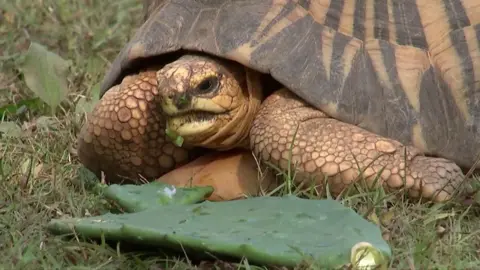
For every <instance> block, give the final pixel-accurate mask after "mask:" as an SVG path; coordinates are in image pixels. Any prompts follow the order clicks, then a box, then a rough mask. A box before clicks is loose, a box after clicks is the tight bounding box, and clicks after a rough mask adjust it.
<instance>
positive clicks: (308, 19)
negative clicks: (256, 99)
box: [101, 0, 480, 167]
mask: <svg viewBox="0 0 480 270" xmlns="http://www.w3.org/2000/svg"><path fill="white" fill-rule="evenodd" d="M144 14H145V21H144V23H143V25H142V26H141V27H140V28H139V29H138V31H137V32H136V34H135V35H134V37H133V38H132V39H131V41H130V42H129V43H128V44H126V46H125V47H124V48H123V50H122V51H121V52H120V53H119V55H118V56H117V58H116V59H115V61H114V62H113V64H112V66H111V68H110V70H109V71H108V73H107V75H106V77H105V79H104V81H103V85H102V90H101V95H103V94H104V93H105V92H106V91H107V90H108V89H109V88H110V87H112V86H113V85H114V84H117V83H118V82H119V81H120V80H121V78H122V77H123V76H124V75H126V74H128V73H129V72H132V71H134V70H135V69H136V68H137V67H138V65H139V63H148V62H150V61H149V60H151V59H153V58H154V57H157V58H158V56H160V58H161V57H163V56H168V55H171V53H174V52H178V51H182V50H193V51H199V52H205V53H208V54H213V55H216V56H220V57H224V58H227V59H231V60H234V61H237V62H239V63H241V64H243V65H245V66H248V67H250V68H252V69H254V70H257V71H259V72H262V73H268V74H270V75H271V76H272V77H273V78H274V79H275V80H277V81H278V82H280V83H281V84H282V85H284V86H285V87H287V88H289V89H290V90H291V91H292V92H294V93H295V94H296V95H298V96H299V97H301V98H303V99H304V100H305V101H307V102H308V103H309V104H311V105H312V106H313V107H315V108H318V109H320V110H322V111H323V112H325V113H327V114H328V115H329V116H331V117H333V118H336V119H338V120H340V121H343V122H346V123H350V124H354V125H357V126H360V127H362V128H365V129H367V130H369V131H372V132H375V133H377V134H379V135H382V136H386V137H389V138H393V139H396V140H399V141H400V142H402V143H404V144H410V145H414V146H416V147H418V148H420V149H421V150H423V151H424V152H425V153H428V154H430V155H434V156H441V157H444V158H447V159H451V160H453V161H455V162H456V163H457V164H458V165H460V166H462V167H469V166H472V165H473V164H474V162H475V161H476V159H477V154H478V153H477V152H478V150H479V149H480V136H479V124H480V41H479V40H480V2H479V1H478V0H416V1H415V0H405V1H391V0H390V1H374V0H335V1H333V0H262V1H258V0H235V1H233V0H230V1H224V0H166V1H160V0H157V1H155V0H146V1H145V2H144Z"/></svg>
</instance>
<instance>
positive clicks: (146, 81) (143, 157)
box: [77, 71, 192, 182]
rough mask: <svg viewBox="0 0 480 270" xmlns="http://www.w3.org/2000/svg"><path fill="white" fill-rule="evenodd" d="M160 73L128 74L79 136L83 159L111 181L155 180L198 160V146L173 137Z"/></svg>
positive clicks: (100, 103) (103, 98)
mask: <svg viewBox="0 0 480 270" xmlns="http://www.w3.org/2000/svg"><path fill="white" fill-rule="evenodd" d="M159 104H160V103H159V101H158V89H157V79H156V72H155V71H146V72H141V73H139V74H137V75H132V76H127V77H125V78H124V79H123V81H122V83H121V84H119V85H117V86H114V87H112V88H111V89H109V90H108V91H107V92H106V93H105V95H104V96H103V97H102V99H101V100H100V101H99V103H98V104H97V105H96V106H95V108H94V110H93V111H92V113H90V114H89V115H88V117H87V121H86V123H85V125H84V126H83V128H82V130H81V132H80V134H79V136H78V147H77V148H78V155H79V158H80V161H81V162H82V163H83V164H84V165H85V166H86V167H87V168H88V169H90V170H91V171H93V172H94V173H95V174H96V175H97V176H100V172H101V171H103V172H104V173H105V175H106V178H107V179H106V180H107V181H108V182H118V181H119V180H120V176H121V177H128V178H130V179H131V180H133V182H137V181H138V180H140V176H142V177H144V178H146V179H155V178H158V177H160V176H161V175H163V174H165V173H166V172H169V171H171V170H172V169H174V168H175V167H177V166H179V165H181V164H185V163H186V162H188V161H190V160H192V152H191V151H192V150H188V149H185V148H180V147H177V146H175V145H174V144H173V143H171V142H170V141H168V139H167V137H166V135H165V119H164V118H163V116H162V114H161V113H160V112H161V108H160V105H159Z"/></svg>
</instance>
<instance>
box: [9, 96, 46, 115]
mask: <svg viewBox="0 0 480 270" xmlns="http://www.w3.org/2000/svg"><path fill="white" fill-rule="evenodd" d="M42 105H43V103H41V101H40V100H39V98H31V99H25V100H21V101H19V102H18V103H17V104H7V105H4V106H2V107H0V117H3V116H11V115H20V114H22V113H24V112H25V111H26V110H31V111H34V110H40V109H42Z"/></svg>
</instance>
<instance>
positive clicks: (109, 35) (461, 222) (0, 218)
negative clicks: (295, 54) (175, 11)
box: [0, 0, 480, 269]
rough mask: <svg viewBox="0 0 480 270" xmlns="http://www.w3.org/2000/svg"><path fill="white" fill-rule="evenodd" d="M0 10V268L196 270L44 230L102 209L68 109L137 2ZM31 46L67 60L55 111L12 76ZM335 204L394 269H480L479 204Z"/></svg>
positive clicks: (95, 75) (38, 0)
mask: <svg viewBox="0 0 480 270" xmlns="http://www.w3.org/2000/svg"><path fill="white" fill-rule="evenodd" d="M0 7H1V8H0V108H3V109H5V106H7V105H12V107H11V108H14V110H13V111H16V113H15V114H10V115H9V116H8V119H7V120H13V121H16V122H17V123H19V124H21V126H22V136H14V137H8V138H7V137H2V138H1V141H0V185H1V190H2V191H1V193H0V269H97V268H102V269H165V268H168V269H194V268H195V266H194V265H192V264H191V263H190V262H189V261H188V259H186V258H184V257H182V256H177V257H172V256H169V257H168V258H165V257H163V258H161V257H154V256H141V254H139V253H132V252H123V251H122V252H118V251H117V250H115V247H109V246H105V245H102V244H94V243H85V242H80V241H75V240H72V241H63V240H61V239H59V238H58V237H53V236H51V235H49V234H48V233H47V232H46V231H45V229H44V226H45V224H46V223H47V222H48V221H49V220H50V219H51V218H58V217H61V216H70V217H82V216H88V215H96V214H100V213H102V212H104V211H105V209H106V207H107V206H108V204H107V202H105V201H104V200H103V199H102V198H101V197H99V196H97V195H95V194H94V193H93V192H91V191H90V190H88V189H87V188H86V187H85V186H84V185H83V184H82V181H81V180H82V179H83V178H82V176H81V174H79V172H81V171H80V170H79V169H80V168H81V165H80V164H79V162H78V160H77V158H76V155H75V136H76V133H77V132H78V130H79V128H80V126H81V124H82V121H81V119H82V115H78V114H76V113H75V104H76V103H77V102H78V100H79V98H81V97H83V96H88V95H89V94H90V92H89V91H90V90H91V89H92V88H94V87H95V86H96V84H97V83H98V82H99V81H100V80H101V79H102V77H103V75H104V72H105V69H106V68H107V67H108V65H109V63H110V61H112V60H113V58H114V57H115V56H116V54H117V53H118V51H119V50H120V49H121V48H122V47H123V45H124V44H125V42H126V41H127V40H128V39H129V37H130V36H131V35H132V33H133V31H134V30H135V27H136V26H138V25H139V22H140V20H141V18H142V15H141V3H140V1H134V0H118V1H93V0H84V1H73V0H34V1H27V0H12V1H6V0H2V3H1V5H0ZM29 41H35V42H38V43H40V44H43V45H44V46H46V47H47V48H48V49H49V50H51V51H53V52H55V53H57V54H59V55H60V56H62V57H63V58H64V59H67V60H69V61H71V63H72V69H71V72H70V73H69V75H68V89H69V92H68V96H67V99H66V101H64V102H63V103H62V104H61V107H60V109H58V110H57V111H56V113H55V114H54V115H52V114H51V113H50V112H49V111H48V110H45V108H44V107H43V106H42V105H41V103H38V102H37V101H36V100H35V95H33V93H32V92H31V91H30V90H29V88H28V87H27V85H26V84H25V79H24V77H23V76H22V73H21V72H19V67H20V63H21V60H22V57H23V55H24V53H25V51H26V50H27V48H28V44H29ZM18 104H24V105H25V104H26V106H23V107H22V106H19V105H18ZM291 188H292V187H291V186H289V189H291ZM293 192H294V191H293ZM342 200H343V201H344V202H345V204H347V205H350V206H352V207H354V208H355V209H356V210H357V211H358V212H359V213H361V214H364V215H366V216H367V217H368V218H370V219H371V220H373V221H377V222H379V224H380V226H381V227H382V230H383V231H384V236H385V238H387V239H388V241H389V243H390V244H391V245H392V248H393V252H394V261H393V266H394V267H395V268H397V269H474V268H477V266H478V265H480V217H479V211H478V206H473V207H469V206H463V205H452V204H446V205H435V206H428V205H425V204H420V203H412V202H408V201H407V200H405V199H404V198H403V197H399V198H396V199H394V198H392V197H388V198H387V199H384V198H382V193H381V192H380V191H378V192H373V193H370V194H363V195H357V196H349V197H344V198H343V199H342ZM319 229H321V228H319ZM219 265H220V263H219ZM196 267H197V268H198V267H199V266H198V265H197V266H196ZM211 267H212V266H210V268H209V267H206V269H211ZM219 267H220V268H218V269H227V268H226V267H231V269H237V268H236V267H235V266H233V265H223V266H219ZM238 267H239V268H241V267H240V266H238ZM200 268H202V267H201V266H200ZM244 268H247V267H246V266H244ZM229 269H230V268H229Z"/></svg>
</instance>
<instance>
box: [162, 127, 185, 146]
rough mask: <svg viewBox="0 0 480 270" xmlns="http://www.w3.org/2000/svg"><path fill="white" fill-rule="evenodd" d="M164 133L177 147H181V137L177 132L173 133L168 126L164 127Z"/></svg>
mask: <svg viewBox="0 0 480 270" xmlns="http://www.w3.org/2000/svg"><path fill="white" fill-rule="evenodd" d="M165 134H167V136H168V137H169V138H170V139H171V140H172V141H173V143H174V144H175V145H176V146H178V147H182V145H183V141H184V139H183V137H182V136H180V135H178V134H177V133H175V131H173V130H171V129H169V128H166V129H165Z"/></svg>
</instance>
